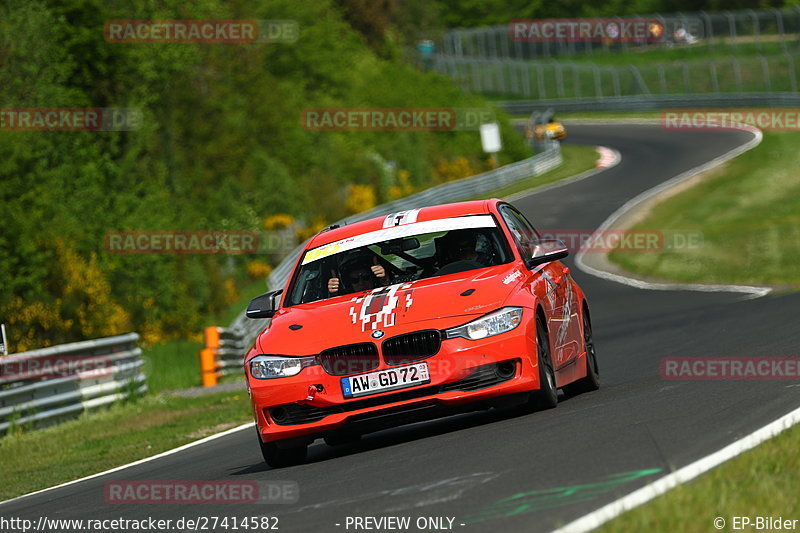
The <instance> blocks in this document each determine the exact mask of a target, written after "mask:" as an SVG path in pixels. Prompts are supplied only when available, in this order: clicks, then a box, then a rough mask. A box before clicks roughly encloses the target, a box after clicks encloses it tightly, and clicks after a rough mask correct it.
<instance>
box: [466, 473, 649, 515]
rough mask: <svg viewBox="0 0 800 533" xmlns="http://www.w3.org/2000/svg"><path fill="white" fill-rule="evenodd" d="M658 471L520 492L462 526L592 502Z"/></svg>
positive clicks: (494, 504) (615, 475)
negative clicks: (623, 485)
mask: <svg viewBox="0 0 800 533" xmlns="http://www.w3.org/2000/svg"><path fill="white" fill-rule="evenodd" d="M661 471H662V469H660V468H650V469H646V470H633V471H630V472H623V473H620V474H614V475H611V476H608V478H607V479H606V480H604V481H600V482H598V483H587V484H583V485H570V486H567V487H558V488H552V489H540V490H532V491H528V492H520V493H517V494H514V495H512V496H508V497H505V498H501V499H499V500H497V501H495V502H493V503H490V504H488V505H486V506H485V507H483V508H482V509H480V510H479V511H478V512H477V513H475V514H473V515H468V516H466V517H465V518H464V522H465V523H477V522H484V521H486V520H492V519H495V518H505V517H509V516H514V515H518V514H523V513H531V512H534V511H540V510H542V509H552V508H554V507H563V506H566V505H572V504H574V503H580V502H584V501H588V500H592V499H594V498H596V497H598V496H600V495H602V494H605V493H607V492H609V491H611V490H612V489H614V488H616V487H618V486H620V485H622V484H624V483H628V482H631V481H634V480H637V479H639V478H642V477H646V476H652V475H654V474H658V473H659V472H661Z"/></svg>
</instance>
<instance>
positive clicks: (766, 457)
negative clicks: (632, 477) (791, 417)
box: [597, 426, 800, 533]
mask: <svg viewBox="0 0 800 533" xmlns="http://www.w3.org/2000/svg"><path fill="white" fill-rule="evenodd" d="M798 443H800V426H794V427H792V428H790V429H788V430H786V431H784V432H783V433H781V434H780V435H778V436H777V437H775V438H773V439H770V440H769V441H767V442H765V443H763V444H761V445H760V446H757V447H756V448H753V449H752V450H748V451H747V452H745V453H743V454H742V455H740V456H738V457H735V458H734V459H731V460H730V461H728V462H726V463H724V464H722V465H720V466H719V467H717V468H715V469H713V470H711V471H710V472H708V473H706V474H704V475H702V476H700V477H699V478H697V479H695V480H694V481H692V482H690V483H686V484H684V485H681V486H679V487H677V488H675V489H673V490H671V491H669V492H667V493H666V494H664V495H662V496H660V497H658V498H656V499H655V500H653V501H652V502H650V503H648V504H646V505H643V506H641V507H637V508H636V509H633V510H632V511H629V512H627V513H625V514H623V515H622V516H620V517H619V518H616V519H615V520H612V521H611V522H609V523H607V524H606V525H604V526H603V527H601V528H600V529H598V530H597V531H598V532H601V533H611V532H614V533H617V532H628V531H630V532H640V531H648V532H655V531H686V532H693V531H698V532H699V531H702V532H709V531H716V530H717V529H716V528H715V526H714V520H715V519H717V518H718V517H721V518H722V519H723V520H724V521H725V526H724V531H733V530H734V517H735V516H737V517H743V516H746V517H750V518H751V520H755V519H756V517H759V516H761V517H770V516H771V517H775V518H777V517H779V516H782V517H783V518H789V519H792V518H800V505H798V500H797V472H798V470H800V454H798V453H797V446H798ZM738 529H740V530H744V531H756V528H755V527H754V525H751V526H750V527H739V528H738ZM792 529H794V528H789V530H790V531H791V530H792ZM760 530H761V531H772V530H773V529H772V528H761V529H760Z"/></svg>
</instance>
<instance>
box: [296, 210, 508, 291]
mask: <svg viewBox="0 0 800 533" xmlns="http://www.w3.org/2000/svg"><path fill="white" fill-rule="evenodd" d="M511 259H512V255H511V252H510V250H509V248H508V246H507V244H506V241H505V238H504V236H503V234H502V233H501V232H500V229H499V228H498V227H497V224H496V222H495V220H494V218H493V217H492V216H491V215H475V216H470V217H459V218H452V219H443V220H434V221H428V222H423V223H416V224H408V225H404V226H396V227H390V228H385V229H383V230H379V231H375V232H371V233H367V234H364V235H359V236H357V237H352V238H348V239H344V240H342V241H337V242H334V243H330V244H326V245H323V246H320V247H317V248H313V249H311V250H306V252H305V254H304V256H303V259H302V261H301V266H300V270H299V272H298V273H297V275H296V276H295V278H294V283H293V285H292V287H291V289H290V291H289V298H288V299H287V302H286V304H287V305H297V304H301V303H308V302H314V301H317V300H322V299H325V298H332V297H334V296H341V295H343V294H350V293H356V292H361V291H365V290H370V289H374V288H376V287H380V286H385V285H392V284H396V283H406V282H410V281H416V280H420V279H425V278H430V277H434V276H442V275H445V274H453V273H456V272H463V271H467V270H474V269H478V268H485V267H488V266H494V265H499V264H503V263H507V262H509V261H511Z"/></svg>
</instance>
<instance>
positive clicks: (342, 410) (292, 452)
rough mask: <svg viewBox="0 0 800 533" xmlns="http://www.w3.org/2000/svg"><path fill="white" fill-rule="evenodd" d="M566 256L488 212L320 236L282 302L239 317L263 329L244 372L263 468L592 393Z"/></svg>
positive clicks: (415, 215)
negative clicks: (417, 428)
mask: <svg viewBox="0 0 800 533" xmlns="http://www.w3.org/2000/svg"><path fill="white" fill-rule="evenodd" d="M566 255H567V248H566V246H565V245H564V244H563V243H562V242H561V241H557V240H545V239H541V238H540V236H539V234H538V233H537V232H536V230H535V229H534V228H533V226H531V224H530V223H529V222H528V221H527V219H526V218H525V217H524V216H523V215H522V214H521V213H520V212H519V211H517V209H515V208H514V207H513V206H512V205H510V204H508V203H505V202H503V201H501V200H497V199H495V200H481V201H473V202H462V203H456V204H448V205H439V206H434V207H425V208H422V209H414V210H409V211H403V212H400V213H394V214H390V215H387V216H385V217H379V218H374V219H371V220H366V221H363V222H358V223H355V224H352V225H347V226H344V227H336V226H332V227H331V228H329V229H327V230H324V231H322V232H320V233H319V234H318V235H316V236H315V237H314V238H312V239H311V241H310V242H309V243H308V245H307V246H306V249H305V250H304V251H303V253H302V254H301V256H300V258H299V259H298V261H297V264H296V265H295V268H294V272H293V274H292V275H291V277H290V279H289V281H288V283H287V285H286V288H285V290H278V291H274V292H270V293H267V294H264V295H261V296H259V297H257V298H255V299H254V300H253V301H252V302H251V303H250V305H249V306H248V309H247V316H248V317H250V318H271V319H272V320H271V321H270V324H269V326H268V327H267V328H266V329H265V330H264V331H263V332H261V334H260V335H259V336H258V338H257V339H256V342H255V344H254V345H253V347H252V348H250V350H249V351H248V353H247V355H246V357H245V360H244V366H245V374H246V375H247V382H248V389H249V393H250V398H251V402H252V405H253V414H254V416H255V420H256V428H257V430H258V437H259V443H260V444H261V450H262V452H263V455H264V459H265V460H266V462H267V464H269V465H271V466H284V465H289V464H296V463H299V462H302V461H304V460H305V457H306V450H307V447H308V445H309V444H310V443H311V442H313V441H314V440H315V439H317V438H319V437H323V438H324V439H325V441H326V442H327V443H328V444H331V445H336V444H340V443H345V442H350V441H353V440H357V439H359V438H360V437H361V435H363V434H364V433H368V432H371V431H376V430H379V429H384V428H386V427H392V426H396V425H399V424H404V423H408V422H414V421H419V420H423V419H430V418H437V417H441V416H444V415H447V414H451V413H456V412H463V411H467V410H475V409H486V408H490V407H500V406H505V405H514V404H522V403H527V404H528V405H530V406H532V407H535V408H539V409H543V408H551V407H555V405H556V403H557V401H558V390H557V389H558V388H560V387H563V388H564V389H565V391H566V392H568V393H569V394H573V393H577V392H582V391H588V390H594V389H597V388H598V386H599V377H598V372H597V361H596V359H595V354H594V346H593V341H592V329H591V323H590V320H589V307H588V305H587V302H586V297H585V295H584V293H583V291H582V290H581V289H580V287H578V285H577V284H576V283H575V281H574V280H573V279H572V277H571V276H570V275H569V269H568V268H567V267H565V266H564V265H563V264H562V263H561V262H560V261H559V259H561V258H563V257H565V256H566ZM281 295H282V298H280V296H281ZM279 300H281V301H280V303H279Z"/></svg>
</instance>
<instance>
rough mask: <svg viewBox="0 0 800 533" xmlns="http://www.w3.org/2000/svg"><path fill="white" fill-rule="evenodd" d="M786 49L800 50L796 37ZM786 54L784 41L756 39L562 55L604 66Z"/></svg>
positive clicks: (569, 59)
mask: <svg viewBox="0 0 800 533" xmlns="http://www.w3.org/2000/svg"><path fill="white" fill-rule="evenodd" d="M785 50H786V52H788V53H790V54H797V53H800V42H798V41H797V40H796V39H793V38H787V40H786V49H785ZM783 53H784V48H783V46H781V43H780V41H769V42H762V43H761V45H760V46H759V45H758V44H756V43H754V42H747V43H742V42H740V43H739V44H738V45H736V46H733V45H732V44H727V43H726V44H721V43H718V42H715V43H714V45H713V46H709V45H708V43H706V42H701V43H697V44H694V45H692V46H673V47H669V48H667V47H652V48H636V47H633V46H632V47H630V48H629V49H628V51H627V52H615V51H611V50H609V51H605V50H602V51H595V52H594V53H592V54H585V53H580V54H575V55H570V56H567V55H565V56H558V58H559V59H561V60H563V61H573V62H576V63H578V62H587V63H597V64H599V65H603V66H622V65H637V66H639V65H646V64H648V63H652V62H655V61H658V62H672V61H693V60H697V59H704V60H705V59H715V60H717V59H719V60H724V59H730V57H731V55H735V56H736V57H737V58H739V59H742V58H753V57H757V56H758V55H759V54H761V55H764V56H771V55H779V54H783Z"/></svg>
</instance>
